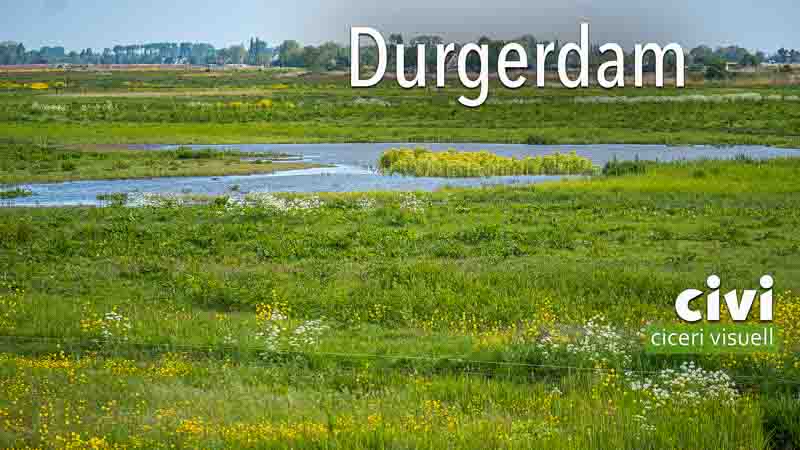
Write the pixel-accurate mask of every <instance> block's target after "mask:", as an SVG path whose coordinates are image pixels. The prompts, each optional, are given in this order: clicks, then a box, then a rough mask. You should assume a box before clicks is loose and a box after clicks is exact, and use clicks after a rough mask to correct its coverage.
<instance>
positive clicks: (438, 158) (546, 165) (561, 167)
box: [379, 148, 594, 177]
mask: <svg viewBox="0 0 800 450" xmlns="http://www.w3.org/2000/svg"><path fill="white" fill-rule="evenodd" d="M379 166H380V169H381V170H383V171H384V172H387V173H398V174H402V175H411V176H417V177H488V176H498V175H584V174H591V173H593V172H594V166H593V165H592V161H591V160H590V159H588V158H584V157H582V156H578V155H577V154H575V152H572V153H567V154H563V153H553V154H551V155H544V156H535V157H525V158H521V159H518V158H513V157H506V156H499V155H495V154H493V153H489V152H487V151H480V152H459V151H456V150H448V151H446V152H432V151H430V150H427V149H424V148H417V149H405V148H400V149H392V150H389V151H387V152H385V153H384V154H383V155H382V156H381V159H380V161H379Z"/></svg>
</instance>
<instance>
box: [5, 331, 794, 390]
mask: <svg viewBox="0 0 800 450" xmlns="http://www.w3.org/2000/svg"><path fill="white" fill-rule="evenodd" d="M0 341H15V342H31V343H37V342H41V343H51V344H52V343H55V344H64V343H70V344H71V345H78V346H83V347H93V346H97V345H98V342H99V341H97V340H90V339H85V338H77V337H75V338H70V337H64V338H59V337H51V336H13V335H0ZM113 345H114V348H116V349H119V348H120V347H138V348H145V349H163V351H169V350H184V351H191V352H205V353H220V352H225V351H230V353H248V352H249V353H253V354H263V355H270V356H287V357H289V356H306V357H313V356H320V357H336V358H343V359H375V360H394V361H399V360H407V361H425V362H431V363H445V362H449V363H460V364H472V365H476V366H493V367H498V368H508V369H511V368H515V367H516V368H527V369H546V370H560V371H569V372H570V373H572V372H573V371H575V372H594V373H611V372H614V373H616V372H619V371H618V370H617V369H614V368H602V367H581V366H568V365H560V364H532V363H525V362H513V361H492V360H475V359H465V358H459V357H454V356H425V355H388V354H372V353H343V352H307V351H280V350H276V351H272V350H265V349H262V348H256V347H244V348H242V347H231V346H228V347H226V346H211V345H209V346H202V345H187V344H171V343H161V344H156V343H141V342H122V343H114V344H113ZM372 369H376V368H372ZM381 369H386V370H407V371H411V372H414V371H416V372H424V371H426V369H422V368H410V367H385V368H381ZM430 369H434V370H441V371H442V372H448V373H456V372H458V373H480V374H484V375H487V376H497V375H498V374H499V372H494V371H493V372H480V371H474V370H459V369H458V368H446V367H439V368H427V370H430ZM622 372H623V373H624V374H626V375H642V376H645V375H656V374H659V373H660V371H658V370H634V369H631V370H623V371H622ZM729 376H730V378H731V379H737V380H763V381H767V382H770V383H780V384H798V385H800V379H787V378H770V377H769V376H765V375H729Z"/></svg>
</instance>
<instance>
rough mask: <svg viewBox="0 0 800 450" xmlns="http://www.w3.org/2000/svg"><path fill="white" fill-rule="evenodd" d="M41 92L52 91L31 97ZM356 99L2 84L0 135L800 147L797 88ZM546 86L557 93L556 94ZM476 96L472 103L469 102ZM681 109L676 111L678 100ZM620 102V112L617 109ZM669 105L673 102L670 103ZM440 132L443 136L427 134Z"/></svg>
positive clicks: (133, 82)
mask: <svg viewBox="0 0 800 450" xmlns="http://www.w3.org/2000/svg"><path fill="white" fill-rule="evenodd" d="M34 84H38V85H39V87H42V86H41V85H44V86H46V87H47V88H46V89H32V88H31V86H33V85H34ZM492 84H493V85H492V87H491V88H490V92H491V93H492V95H491V97H490V98H489V100H488V102H487V104H486V105H484V106H483V107H481V108H478V109H475V110H472V109H468V108H464V107H461V106H460V105H459V104H458V102H457V98H458V97H459V96H460V95H462V94H468V91H467V90H465V89H464V88H462V87H460V86H458V83H457V81H455V80H454V79H451V80H450V81H449V84H448V87H447V88H444V89H433V88H431V89H412V90H405V89H401V88H399V87H397V85H396V83H395V82H394V81H391V80H387V81H385V82H383V83H382V84H381V85H380V86H378V87H376V88H372V89H352V88H350V87H349V77H347V76H345V75H313V74H305V75H303V74H291V73H289V74H288V75H287V73H285V72H281V71H264V72H209V73H205V72H162V71H149V72H148V71H144V72H62V73H53V72H49V73H40V72H31V73H17V72H7V73H0V136H4V137H5V138H6V139H9V140H15V141H22V142H37V141H39V140H45V139H49V140H51V141H54V142H57V143H61V144H63V143H72V144H87V143H100V144H113V143H134V144H143V143H155V144H164V143H173V144H181V143H187V144H188V143H192V144H228V143H231V144H236V143H273V142H297V143H302V142H494V143H512V142H515V143H532V144H536V143H540V144H591V143H657V144H763V145H777V146H787V147H795V148H798V147H800V135H798V133H797V130H798V129H800V113H798V111H799V110H800V108H798V104H800V88H798V87H797V86H796V85H795V84H790V83H785V82H783V81H776V80H772V79H770V78H765V79H763V80H760V81H759V80H754V81H752V82H748V83H740V82H739V81H737V80H733V81H729V82H725V83H721V84H702V83H699V84H698V83H695V84H691V85H690V86H688V87H687V88H685V89H680V90H678V89H675V88H665V89H656V88H644V89H633V88H626V89H618V90H610V91H608V90H604V89H601V88H591V89H579V90H570V89H564V88H559V87H551V88H546V89H537V88H534V87H530V86H526V87H524V88H522V89H518V90H506V89H503V88H502V87H500V85H499V82H498V81H497V80H493V81H492ZM550 85H551V86H555V85H557V82H552V83H551V84H550ZM470 95H471V94H470ZM676 96H681V97H683V99H682V100H681V101H669V99H670V98H673V100H674V98H675V97H676ZM609 98H611V100H609ZM664 99H667V101H664ZM432 125H435V126H432Z"/></svg>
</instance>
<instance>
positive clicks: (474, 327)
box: [0, 160, 800, 448]
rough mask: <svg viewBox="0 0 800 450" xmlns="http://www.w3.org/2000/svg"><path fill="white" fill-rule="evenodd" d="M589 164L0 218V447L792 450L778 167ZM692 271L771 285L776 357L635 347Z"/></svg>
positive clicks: (790, 300)
mask: <svg viewBox="0 0 800 450" xmlns="http://www.w3.org/2000/svg"><path fill="white" fill-rule="evenodd" d="M615 173H617V174H622V175H620V176H613V177H599V178H595V179H592V180H575V181H569V182H559V183H553V184H546V185H536V186H517V187H493V188H486V189H472V190H446V191H443V192H437V193H374V194H326V195H321V196H273V195H267V194H261V195H255V196H250V197H249V198H238V197H232V198H225V199H220V200H218V201H212V202H210V203H209V204H207V205H197V206H188V207H176V206H174V204H171V203H165V204H162V205H154V206H148V207H142V208H121V207H111V208H62V209H5V210H0V250H1V251H0V267H3V268H4V269H3V270H2V276H3V280H4V283H5V285H4V287H3V290H2V295H1V296H0V301H2V302H3V306H4V307H3V309H2V311H3V314H2V315H0V331H1V332H2V334H5V335H13V336H15V337H14V338H8V337H6V338H3V339H0V342H2V343H3V349H4V350H5V352H6V353H5V356H3V358H2V359H0V380H2V381H0V382H2V383H3V386H4V387H5V389H2V390H0V414H2V415H3V417H4V419H5V420H6V421H7V423H8V424H10V425H8V426H7V427H6V428H4V431H3V432H2V433H0V443H2V444H4V445H19V444H20V443H23V444H24V445H31V446H51V445H52V446H58V445H61V444H59V443H63V442H67V441H68V440H72V441H77V440H81V442H83V441H86V440H89V439H91V438H95V439H96V440H97V442H102V443H104V445H105V444H108V445H110V444H119V445H127V446H129V447H140V448H156V447H159V446H161V447H168V446H170V445H173V444H174V445H176V446H186V447H211V448H223V447H257V448H264V447H279V448H326V447H327V448H330V447H337V446H338V447H346V448H375V447H379V448H380V447H416V448H420V447H422V448H440V447H442V446H452V447H457V448H477V447H480V448H487V447H506V448H507V447H529V446H535V447H541V448H576V447H580V448H643V447H656V448H681V447H682V448H687V447H689V448H731V447H746V448H764V447H766V446H768V445H772V446H774V447H775V448H786V447H787V446H788V447H791V446H797V445H798V444H800V435H798V433H797V430H798V427H797V423H798V421H800V408H798V407H797V403H796V400H795V398H796V395H797V392H796V387H795V386H796V385H795V384H792V383H790V382H786V381H787V380H789V381H791V380H797V379H800V362H799V361H800V360H798V356H797V355H798V354H797V348H798V347H797V345H798V343H800V329H798V328H797V325H796V317H797V314H798V312H799V311H800V298H799V297H798V296H797V292H798V291H800V284H798V280H800V265H799V264H800V261H798V258H797V255H798V252H800V241H798V239H797V237H796V233H795V232H794V230H796V229H797V227H798V226H800V215H798V211H800V204H798V202H800V200H798V198H797V195H796V192H798V190H800V184H798V183H800V176H799V175H800V162H798V161H796V160H774V161H769V162H756V161H747V160H741V161H728V162H710V161H709V162H696V163H681V164H672V165H649V166H648V167H647V168H646V170H644V171H643V173H639V174H630V175H624V173H626V170H622V169H620V170H617V171H616V172H615ZM742 261H747V264H743V263H742ZM712 273H715V274H718V275H719V276H720V277H721V278H722V280H723V283H724V286H726V287H729V288H730V289H734V288H738V289H741V288H743V287H749V286H756V285H757V280H758V279H759V277H760V276H761V275H763V274H765V273H769V274H772V275H773V276H774V277H775V279H776V281H777V282H776V291H777V292H781V294H780V297H779V300H778V301H777V302H776V312H775V317H776V325H777V326H779V327H781V328H782V329H783V330H784V334H785V336H784V338H785V340H786V342H787V346H786V347H785V348H784V350H783V351H782V352H781V353H779V354H775V355H753V356H746V355H745V356H736V357H733V356H699V357H695V358H689V357H684V356H654V355H649V354H646V353H644V352H643V349H642V343H641V341H640V336H639V330H640V329H641V328H642V327H643V326H644V325H646V324H647V323H650V322H655V323H672V322H674V321H676V320H677V319H676V318H675V313H674V307H673V302H674V298H675V296H676V295H677V293H679V292H681V291H682V290H684V289H687V288H689V287H696V288H702V287H703V286H704V283H705V279H706V277H707V276H708V275H709V274H712ZM784 292H786V293H785V294H784ZM598 316H602V317H598ZM60 352H63V353H60ZM690 359H691V360H692V361H693V362H694V364H695V365H696V366H690V365H689V360H690ZM697 367H701V368H702V369H703V370H697ZM666 369H672V370H674V372H663V371H664V370H666ZM718 371H721V372H718ZM726 377H730V378H726ZM647 380H649V381H650V383H649V384H648V386H650V387H648V388H641V384H642V383H645V381H647ZM720 380H721V381H720ZM673 381H675V382H674V383H672V382H673ZM637 383H639V384H637ZM656 388H663V389H667V391H668V392H669V393H670V396H669V397H668V398H667V399H662V400H659V401H658V402H655V400H654V398H655V397H654V395H655V392H656V391H655V389H656ZM659 392H660V391H659ZM648 405H649V406H648ZM645 406H648V407H645ZM71 432H74V433H77V435H71V434H70V433H71ZM59 439H60V440H59ZM76 445H78V444H76ZM84 445H85V444H84Z"/></svg>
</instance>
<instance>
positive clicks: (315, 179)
mask: <svg viewBox="0 0 800 450" xmlns="http://www.w3.org/2000/svg"><path fill="white" fill-rule="evenodd" d="M400 146H406V147H414V146H416V145H415V144H397V143H393V144H391V143H382V144H242V145H197V146H193V147H194V148H215V149H229V150H234V149H235V150H241V151H246V152H260V151H263V152H268V151H269V152H281V153H288V154H292V155H299V156H302V158H303V160H304V161H307V162H313V163H320V164H328V165H333V167H329V168H318V169H307V170H294V171H286V172H278V173H275V174H269V175H248V176H224V177H174V178H172V177H171V178H153V179H136V180H98V181H75V182H65V183H52V184H29V185H25V186H24V187H25V188H26V189H29V190H31V191H32V192H33V194H34V195H33V196H31V197H24V198H17V199H12V200H5V201H3V205H5V206H37V205H38V206H67V205H97V204H101V203H102V202H98V200H97V196H98V195H99V194H110V193H117V192H126V193H130V192H150V193H162V194H163V193H193V194H210V195H219V194H224V193H225V192H229V191H230V189H231V187H232V186H238V189H239V190H240V192H363V191H376V190H425V191H432V190H436V189H438V188H442V187H445V186H481V185H493V184H514V183H540V182H543V181H552V180H558V179H561V178H564V177H562V176H503V177H486V178H426V177H423V178H417V177H406V176H400V175H383V174H381V173H378V172H377V171H375V170H374V167H375V166H376V164H377V160H378V158H379V157H380V155H381V154H382V153H383V152H384V151H385V150H388V149H390V148H396V147H400ZM422 146H424V147H426V148H429V149H431V150H435V151H441V150H446V149H448V148H458V149H459V150H488V151H490V152H493V153H496V154H499V155H503V156H516V157H523V156H536V155H544V154H548V153H553V152H556V151H559V152H562V153H563V152H569V151H573V150H574V151H575V152H576V153H577V154H578V155H581V156H585V157H587V158H590V159H591V160H592V161H593V162H594V164H595V165H598V166H602V165H604V164H605V163H606V162H608V161H610V160H612V159H614V158H616V159H618V160H633V159H636V158H639V159H642V160H659V161H674V160H692V159H701V158H714V159H728V158H734V157H736V156H738V155H745V156H748V157H751V158H776V157H800V150H792V149H778V148H771V147H763V146H731V147H713V146H665V145H636V144H620V145H568V146H559V145H520V144H423V145H422ZM174 147H175V146H169V145H164V146H153V145H141V146H133V148H138V149H147V150H152V151H159V150H164V149H170V148H174ZM276 164H279V163H276Z"/></svg>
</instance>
